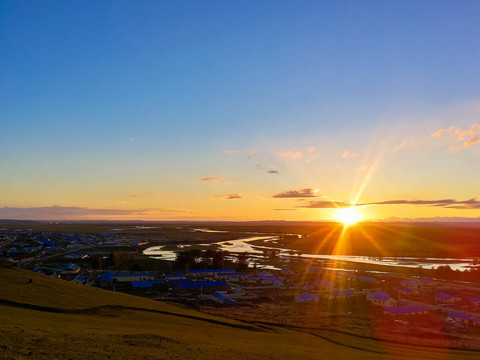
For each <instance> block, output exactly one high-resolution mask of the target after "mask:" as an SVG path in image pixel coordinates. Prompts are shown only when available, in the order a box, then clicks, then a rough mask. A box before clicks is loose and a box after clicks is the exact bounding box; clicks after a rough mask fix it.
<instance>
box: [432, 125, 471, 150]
mask: <svg viewBox="0 0 480 360" xmlns="http://www.w3.org/2000/svg"><path fill="white" fill-rule="evenodd" d="M445 136H447V138H449V139H450V141H451V144H450V151H452V152H456V151H460V150H463V149H466V148H468V147H470V146H472V145H475V144H480V125H479V124H473V125H472V126H471V127H470V129H468V130H462V129H461V128H460V127H455V126H453V125H452V126H450V127H449V128H447V129H438V130H437V131H435V132H434V133H433V134H431V137H433V138H435V139H439V138H443V137H445Z"/></svg>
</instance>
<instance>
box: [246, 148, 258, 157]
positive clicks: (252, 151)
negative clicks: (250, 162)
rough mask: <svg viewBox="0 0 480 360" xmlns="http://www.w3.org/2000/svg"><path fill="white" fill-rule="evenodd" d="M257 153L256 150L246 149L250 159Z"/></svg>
mask: <svg viewBox="0 0 480 360" xmlns="http://www.w3.org/2000/svg"><path fill="white" fill-rule="evenodd" d="M256 153H257V150H250V151H247V158H248V159H251V158H252V156H253V155H255V154H256Z"/></svg>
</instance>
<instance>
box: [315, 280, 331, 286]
mask: <svg viewBox="0 0 480 360" xmlns="http://www.w3.org/2000/svg"><path fill="white" fill-rule="evenodd" d="M315 284H317V285H321V286H333V284H332V283H331V282H328V281H325V280H315Z"/></svg>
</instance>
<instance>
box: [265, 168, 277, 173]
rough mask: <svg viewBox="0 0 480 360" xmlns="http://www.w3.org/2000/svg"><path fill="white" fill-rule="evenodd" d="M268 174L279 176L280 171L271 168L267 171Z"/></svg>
mask: <svg viewBox="0 0 480 360" xmlns="http://www.w3.org/2000/svg"><path fill="white" fill-rule="evenodd" d="M267 173H269V174H278V170H275V169H271V168H270V169H268V170H267Z"/></svg>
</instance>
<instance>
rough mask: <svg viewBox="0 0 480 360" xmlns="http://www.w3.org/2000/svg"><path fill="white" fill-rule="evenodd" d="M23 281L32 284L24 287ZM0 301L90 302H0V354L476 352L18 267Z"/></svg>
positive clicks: (1, 275)
mask: <svg viewBox="0 0 480 360" xmlns="http://www.w3.org/2000/svg"><path fill="white" fill-rule="evenodd" d="M28 278H32V279H33V284H32V285H27V284H26V283H27V280H28ZM0 298H2V299H7V300H10V301H15V302H17V303H28V304H35V305H38V306H48V307H56V308H59V309H86V308H91V307H97V308H96V309H95V310H94V311H85V312H83V313H57V312H48V311H39V310H32V309H28V308H24V307H19V306H10V305H7V304H2V305H0V359H32V358H33V359H41V360H42V359H75V360H82V359H85V360H87V359H134V360H135V359H222V360H223V359H225V358H228V359H243V360H249V359H286V360H287V359H288V360H291V359H347V358H348V359H352V360H355V359H371V358H375V359H381V360H382V359H401V358H406V356H405V355H408V357H409V358H411V359H439V360H440V359H477V358H478V355H479V354H478V353H474V352H462V351H446V350H441V349H440V350H439V349H425V348H419V347H414V346H405V345H392V344H384V343H381V342H378V341H374V340H369V339H363V338H358V337H355V336H351V335H346V334H337V335H331V337H330V338H326V337H324V334H322V333H318V334H307V333H303V332H299V331H293V330H288V329H281V328H277V327H272V328H259V327H257V328H255V327H254V326H251V328H250V329H246V328H241V326H244V325H245V323H241V322H238V321H235V320H228V319H223V318H218V317H215V316H211V315H206V314H201V313H198V312H196V311H194V310H190V309H182V308H179V307H175V306H173V305H170V304H164V303H159V302H154V301H151V300H148V299H143V298H137V297H134V296H129V295H125V294H119V293H112V292H107V291H103V290H100V289H95V288H88V287H84V286H81V285H75V284H71V283H68V282H65V281H61V280H57V279H51V278H48V277H45V276H41V275H36V274H32V273H30V272H25V271H22V270H12V269H4V268H0ZM100 305H112V306H109V307H99V308H98V306H100ZM113 305H115V306H113ZM127 307H136V308H138V309H131V308H127ZM142 308H143V309H146V310H148V311H146V310H142ZM167 312H168V313H167ZM212 321H216V322H212ZM239 326H240V327H239ZM332 336H333V338H332Z"/></svg>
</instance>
